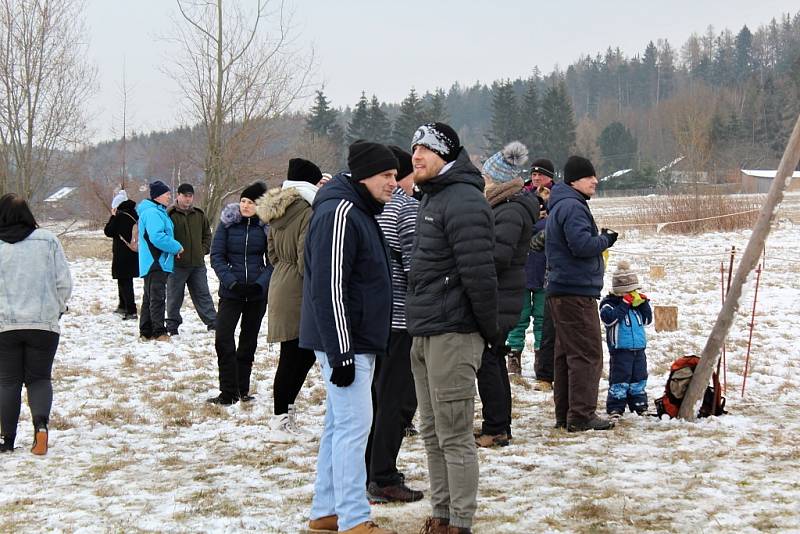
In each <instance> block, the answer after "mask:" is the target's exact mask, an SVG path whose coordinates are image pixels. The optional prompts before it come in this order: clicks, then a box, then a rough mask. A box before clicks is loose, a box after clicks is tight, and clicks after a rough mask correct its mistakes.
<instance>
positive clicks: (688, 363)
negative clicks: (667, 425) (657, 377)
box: [655, 355, 728, 419]
mask: <svg viewBox="0 0 800 534" xmlns="http://www.w3.org/2000/svg"><path fill="white" fill-rule="evenodd" d="M698 362H700V358H699V357H697V356H695V355H690V356H681V357H680V358H678V359H677V360H675V361H674V362H672V365H671V366H670V368H669V377H668V378H667V384H666V386H665V387H664V396H663V397H660V398H658V399H656V401H655V402H656V415H658V417H659V418H660V417H661V416H662V415H664V414H666V415H668V416H669V417H670V419H671V418H673V417H677V416H678V412H679V411H680V409H681V403H682V402H683V397H684V396H685V395H686V391H687V390H688V389H689V383H690V382H691V381H692V376H694V371H695V369H696V368H697V364H698ZM725 413H728V412H726V411H725V397H723V396H722V389H721V387H720V383H719V376H718V375H717V373H714V374H713V375H712V376H711V385H710V386H708V387H707V388H706V391H705V394H704V395H703V404H702V406H701V407H700V411H699V413H698V414H697V416H698V417H709V416H711V415H717V416H719V415H723V414H725Z"/></svg>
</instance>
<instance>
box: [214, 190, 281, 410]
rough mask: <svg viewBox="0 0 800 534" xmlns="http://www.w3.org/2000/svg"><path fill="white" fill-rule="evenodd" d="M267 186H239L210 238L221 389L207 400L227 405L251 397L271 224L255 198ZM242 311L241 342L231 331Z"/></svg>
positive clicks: (264, 307)
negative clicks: (261, 215)
mask: <svg viewBox="0 0 800 534" xmlns="http://www.w3.org/2000/svg"><path fill="white" fill-rule="evenodd" d="M266 190H267V187H266V185H264V184H263V183H261V182H256V183H254V184H253V185H251V186H249V187H247V188H245V189H244V191H242V195H241V199H240V200H239V203H238V204H228V205H227V206H226V207H225V209H223V210H222V215H221V216H220V222H219V226H217V230H216V232H214V240H213V241H212V243H211V266H212V267H213V268H214V271H215V272H216V273H217V278H219V306H218V310H219V311H218V312H217V329H216V339H215V343H214V345H215V348H216V350H217V363H218V364H219V389H220V393H219V395H217V396H216V397H211V398H210V399H208V402H210V403H213V404H223V405H230V404H234V403H235V402H237V401H239V400H241V401H242V402H247V401H251V400H253V397H252V396H251V395H250V372H251V370H252V368H253V359H254V356H255V352H256V345H257V341H258V332H259V330H260V329H261V320H262V319H263V318H264V313H265V312H266V310H267V288H268V287H269V279H270V276H271V275H272V265H270V264H269V261H268V260H267V259H266V255H267V232H268V231H269V227H268V226H267V225H266V224H264V223H263V222H261V220H260V219H259V218H258V216H257V215H256V200H258V198H259V197H261V195H263V194H264V193H265V192H266ZM240 317H241V320H242V323H241V331H240V333H239V347H238V348H237V347H236V341H235V339H234V331H235V330H236V324H237V323H238V322H239V318H240Z"/></svg>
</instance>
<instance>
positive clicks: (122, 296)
mask: <svg viewBox="0 0 800 534" xmlns="http://www.w3.org/2000/svg"><path fill="white" fill-rule="evenodd" d="M138 220H139V214H138V213H136V202H134V201H133V200H125V201H124V202H122V203H121V204H120V205H119V206H117V208H116V210H113V212H112V215H111V218H110V219H109V220H108V222H107V223H106V227H105V228H104V229H103V233H105V234H106V236H107V237H111V238H113V239H114V242H113V244H112V245H111V277H112V278H114V279H115V280H116V281H117V289H118V290H119V306H118V307H117V310H116V311H117V313H119V314H120V315H122V318H123V319H136V317H137V315H136V298H135V297H134V295H133V279H134V278H138V277H139V253H138V252H136V251H135V250H133V248H131V247H132V246H134V248H135V245H131V235H132V231H133V227H134V225H136V223H137V221H138Z"/></svg>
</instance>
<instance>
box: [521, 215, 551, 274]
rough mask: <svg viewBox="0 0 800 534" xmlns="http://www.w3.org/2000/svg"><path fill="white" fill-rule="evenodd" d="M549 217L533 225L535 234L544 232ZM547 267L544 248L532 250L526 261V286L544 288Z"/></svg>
mask: <svg viewBox="0 0 800 534" xmlns="http://www.w3.org/2000/svg"><path fill="white" fill-rule="evenodd" d="M546 225H547V219H539V220H538V221H536V224H534V225H533V235H536V234H538V233H539V232H544V229H545V226H546ZM546 268H547V256H546V255H545V253H544V250H541V251H536V250H532V251H530V252H529V253H528V259H527V260H526V261H525V287H527V288H528V289H542V288H543V287H544V273H545V269H546Z"/></svg>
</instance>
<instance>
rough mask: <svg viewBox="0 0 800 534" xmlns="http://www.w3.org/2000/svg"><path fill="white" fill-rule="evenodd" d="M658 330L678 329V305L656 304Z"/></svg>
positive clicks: (655, 312) (655, 313)
mask: <svg viewBox="0 0 800 534" xmlns="http://www.w3.org/2000/svg"><path fill="white" fill-rule="evenodd" d="M653 312H654V315H655V321H656V332H674V331H676V330H677V329H678V307H677V306H655V309H654V310H653Z"/></svg>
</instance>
